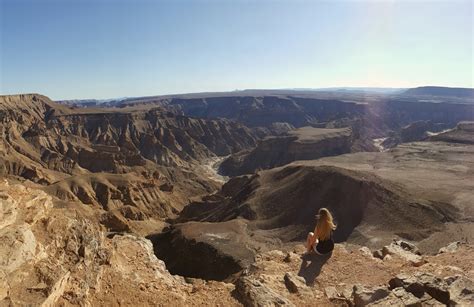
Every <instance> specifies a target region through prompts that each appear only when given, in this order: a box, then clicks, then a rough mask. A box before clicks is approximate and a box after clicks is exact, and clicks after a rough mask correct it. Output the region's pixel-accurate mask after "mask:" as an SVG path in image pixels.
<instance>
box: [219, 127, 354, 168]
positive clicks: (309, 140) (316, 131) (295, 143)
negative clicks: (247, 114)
mask: <svg viewBox="0 0 474 307" xmlns="http://www.w3.org/2000/svg"><path fill="white" fill-rule="evenodd" d="M352 145H353V135H352V130H351V129H350V128H341V129H320V128H313V127H303V128H300V129H296V130H291V131H289V132H288V133H287V134H286V135H282V136H277V137H268V138H266V139H264V140H262V141H260V142H259V143H258V145H257V147H256V148H255V149H253V150H251V151H250V152H245V151H244V152H240V153H236V154H234V155H232V156H230V157H229V158H227V159H226V160H224V161H223V162H222V163H221V165H220V168H219V170H220V171H221V172H222V174H224V175H227V176H238V175H243V174H252V173H255V172H256V171H257V170H262V169H269V168H274V167H277V166H282V165H285V164H288V163H290V162H293V161H296V160H314V159H319V158H321V157H326V156H336V155H341V154H345V153H349V152H351V148H352Z"/></svg>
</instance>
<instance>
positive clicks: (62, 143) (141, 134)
mask: <svg viewBox="0 0 474 307" xmlns="http://www.w3.org/2000/svg"><path fill="white" fill-rule="evenodd" d="M0 120H1V126H0V135H1V136H2V139H1V141H0V161H1V164H0V174H2V175H3V176H9V177H11V178H16V179H18V180H22V181H24V180H27V181H28V182H30V184H33V183H35V184H39V185H41V186H42V188H43V189H44V190H45V191H47V192H48V193H51V194H52V195H55V196H57V197H59V198H61V199H63V200H67V201H71V200H72V201H80V202H82V203H84V204H92V205H96V206H100V207H102V208H104V209H106V210H109V209H110V210H113V209H118V208H119V207H120V206H131V207H135V208H137V209H138V211H139V212H141V213H137V214H138V216H140V218H143V217H148V216H154V217H159V218H166V217H169V216H173V215H174V214H176V213H177V212H179V211H180V210H181V209H182V207H183V206H184V205H185V204H186V203H187V202H188V199H189V198H190V197H193V196H197V195H202V194H207V193H210V192H212V191H213V190H215V189H216V188H217V187H218V186H219V183H218V182H216V181H215V180H213V179H212V178H210V176H208V174H207V173H208V170H206V167H205V165H204V164H205V162H206V161H207V160H211V159H215V157H216V155H228V154H230V153H233V152H237V151H240V150H243V149H246V148H250V147H252V146H254V145H255V143H256V136H255V135H254V134H253V132H251V131H250V130H249V129H248V128H246V127H244V126H242V125H240V124H237V123H235V122H232V121H229V120H206V119H193V118H189V117H186V116H183V115H179V114H176V113H172V112H169V111H165V110H163V109H159V108H121V109H72V108H69V107H66V106H63V105H58V104H56V103H54V102H52V101H51V100H49V99H48V98H47V97H45V96H41V95H37V94H32V95H17V96H1V97H0Z"/></svg>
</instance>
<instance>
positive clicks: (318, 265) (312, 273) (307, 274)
mask: <svg viewBox="0 0 474 307" xmlns="http://www.w3.org/2000/svg"><path fill="white" fill-rule="evenodd" d="M331 256H332V253H330V254H327V255H317V254H313V253H312V254H306V255H304V256H303V257H302V259H303V261H302V262H301V266H300V270H299V272H298V275H299V276H301V277H303V278H304V280H305V281H306V284H307V285H308V286H311V285H313V284H314V281H315V279H316V277H318V276H319V274H320V273H321V269H322V267H323V265H324V264H325V263H326V262H327V261H328V260H329V258H331Z"/></svg>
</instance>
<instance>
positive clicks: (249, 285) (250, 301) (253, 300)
mask: <svg viewBox="0 0 474 307" xmlns="http://www.w3.org/2000/svg"><path fill="white" fill-rule="evenodd" d="M235 294H236V296H237V297H238V298H239V300H240V301H241V302H242V303H243V304H244V306H246V307H273V306H294V304H293V303H291V302H290V301H288V300H287V299H286V298H284V297H283V296H281V295H279V294H278V293H276V292H275V291H273V290H271V289H270V288H268V287H267V286H265V285H264V284H263V283H261V282H260V281H258V280H257V279H253V278H250V277H246V276H243V277H241V278H239V279H238V280H237V283H236V287H235Z"/></svg>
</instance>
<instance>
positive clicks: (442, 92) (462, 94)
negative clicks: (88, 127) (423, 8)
mask: <svg viewBox="0 0 474 307" xmlns="http://www.w3.org/2000/svg"><path fill="white" fill-rule="evenodd" d="M367 94H371V95H375V96H377V95H390V96H407V95H408V96H437V97H456V98H471V97H474V89H472V88H454V87H443V86H420V87H415V88H391V87H328V88H287V89H244V90H235V91H229V92H202V93H185V94H174V95H157V96H146V97H120V98H110V99H70V100H60V101H57V102H59V103H62V104H67V105H71V106H81V107H92V106H114V105H121V104H125V103H128V102H130V101H137V100H155V99H165V98H208V97H223V96H268V95H276V96H280V95H284V96H293V95H299V96H308V97H313V96H314V97H315V96H318V97H323V96H324V97H327V96H328V95H329V96H331V98H335V99H344V98H347V97H345V95H364V97H365V95H367ZM351 98H354V97H352V96H351Z"/></svg>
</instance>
